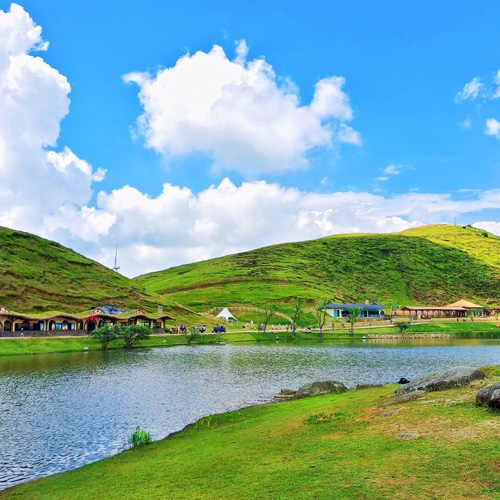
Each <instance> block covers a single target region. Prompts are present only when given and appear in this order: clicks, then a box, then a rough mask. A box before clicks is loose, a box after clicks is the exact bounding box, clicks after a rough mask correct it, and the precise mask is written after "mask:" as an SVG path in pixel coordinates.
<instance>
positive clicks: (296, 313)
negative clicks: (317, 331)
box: [292, 297, 304, 337]
mask: <svg viewBox="0 0 500 500" xmlns="http://www.w3.org/2000/svg"><path fill="white" fill-rule="evenodd" d="M303 310H304V299H302V298H300V297H297V300H296V301H295V303H294V305H293V317H292V320H293V324H292V335H293V336H294V337H295V330H296V328H297V323H298V322H299V319H300V315H301V314H302V311H303Z"/></svg>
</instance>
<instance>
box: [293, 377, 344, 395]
mask: <svg viewBox="0 0 500 500" xmlns="http://www.w3.org/2000/svg"><path fill="white" fill-rule="evenodd" d="M345 391H347V387H346V386H345V385H344V384H343V383H342V382H336V381H335V380H326V381H324V382H312V383H310V384H306V385H303V386H302V387H301V388H300V389H299V390H298V391H297V392H296V394H295V396H294V398H295V399H301V398H307V397H309V396H318V395H319V394H328V393H330V392H335V393H337V394H340V393H341V392H345Z"/></svg>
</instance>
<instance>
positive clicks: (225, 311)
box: [215, 307, 238, 322]
mask: <svg viewBox="0 0 500 500" xmlns="http://www.w3.org/2000/svg"><path fill="white" fill-rule="evenodd" d="M215 317H216V318H224V319H225V320H226V322H227V321H229V318H232V319H234V320H236V321H238V320H237V319H236V318H235V317H234V316H233V315H232V314H231V312H230V311H229V309H228V308H227V307H224V309H222V311H221V312H220V313H219V314H217V316H215Z"/></svg>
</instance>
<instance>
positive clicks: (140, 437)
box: [128, 425, 152, 448]
mask: <svg viewBox="0 0 500 500" xmlns="http://www.w3.org/2000/svg"><path fill="white" fill-rule="evenodd" d="M151 441H152V439H151V434H150V433H149V432H146V431H144V430H142V429H141V426H140V425H138V426H137V427H136V428H135V432H134V433H133V434H132V435H131V436H130V438H129V440H128V442H129V443H130V444H131V445H132V447H133V448H135V447H136V446H142V445H145V444H149V443H151Z"/></svg>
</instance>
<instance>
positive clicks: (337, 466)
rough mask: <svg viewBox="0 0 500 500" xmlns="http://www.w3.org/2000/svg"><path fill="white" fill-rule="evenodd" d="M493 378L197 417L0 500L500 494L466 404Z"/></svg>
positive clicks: (496, 425) (492, 458)
mask: <svg viewBox="0 0 500 500" xmlns="http://www.w3.org/2000/svg"><path fill="white" fill-rule="evenodd" d="M490 373H491V374H490V378H489V380H487V381H481V382H477V383H474V384H473V385H471V386H469V387H467V388H462V389H454V390H450V391H443V392H436V393H429V394H426V395H424V396H421V397H420V398H418V399H417V400H415V401H412V402H406V403H404V404H399V405H393V406H388V407H383V406H382V403H384V402H386V401H388V400H389V399H390V397H391V393H392V390H393V389H394V386H386V387H383V388H376V389H369V390H365V391H355V390H350V391H348V392H347V393H344V394H341V395H326V396H319V397H314V398H309V399H304V400H299V401H292V402H286V403H281V404H271V405H264V406H258V407H252V408H247V409H243V410H239V411H235V412H231V413H226V414H221V415H214V416H211V417H206V418H204V419H202V420H200V421H199V422H197V423H196V424H194V425H193V426H191V427H189V428H187V429H186V430H184V431H183V432H181V433H179V434H177V435H175V436H173V437H171V438H170V439H167V440H163V441H158V442H155V443H153V444H151V445H149V446H146V447H142V448H137V449H134V450H129V451H126V452H124V453H121V454H119V455H117V456H115V457H112V458H109V459H106V460H103V461H100V462H96V463H94V464H91V465H87V466H85V467H83V468H81V469H78V470H74V471H70V472H67V473H64V474H61V475H58V476H53V477H50V478H45V479H42V480H38V481H35V482H32V483H28V484H25V485H21V486H19V487H17V488H15V489H12V490H9V491H6V492H3V493H0V498H5V499H7V498H12V499H13V498H16V499H31V500H38V499H64V500H68V499H77V498H78V499H82V500H83V499H95V498H106V499H123V498H134V499H164V498H169V499H267V498H270V499H275V498H276V499H288V498H289V499H310V498H314V499H328V500H330V499H387V498H398V499H405V498H409V499H410V498H411V499H435V498H446V499H457V498H463V499H465V498H474V499H490V498H500V477H499V473H498V470H499V468H500V440H499V439H498V434H499V432H500V414H499V413H494V412H492V411H490V410H487V409H484V408H478V407H476V405H475V403H474V400H475V394H476V392H477V390H478V389H479V388H480V387H483V386H485V385H488V384H491V383H493V382H496V381H498V380H499V379H500V378H499V377H498V376H496V375H493V374H494V373H498V370H496V371H495V370H492V371H491V372H490ZM398 434H417V435H418V437H416V438H415V439H401V438H398V437H397V435H398Z"/></svg>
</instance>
